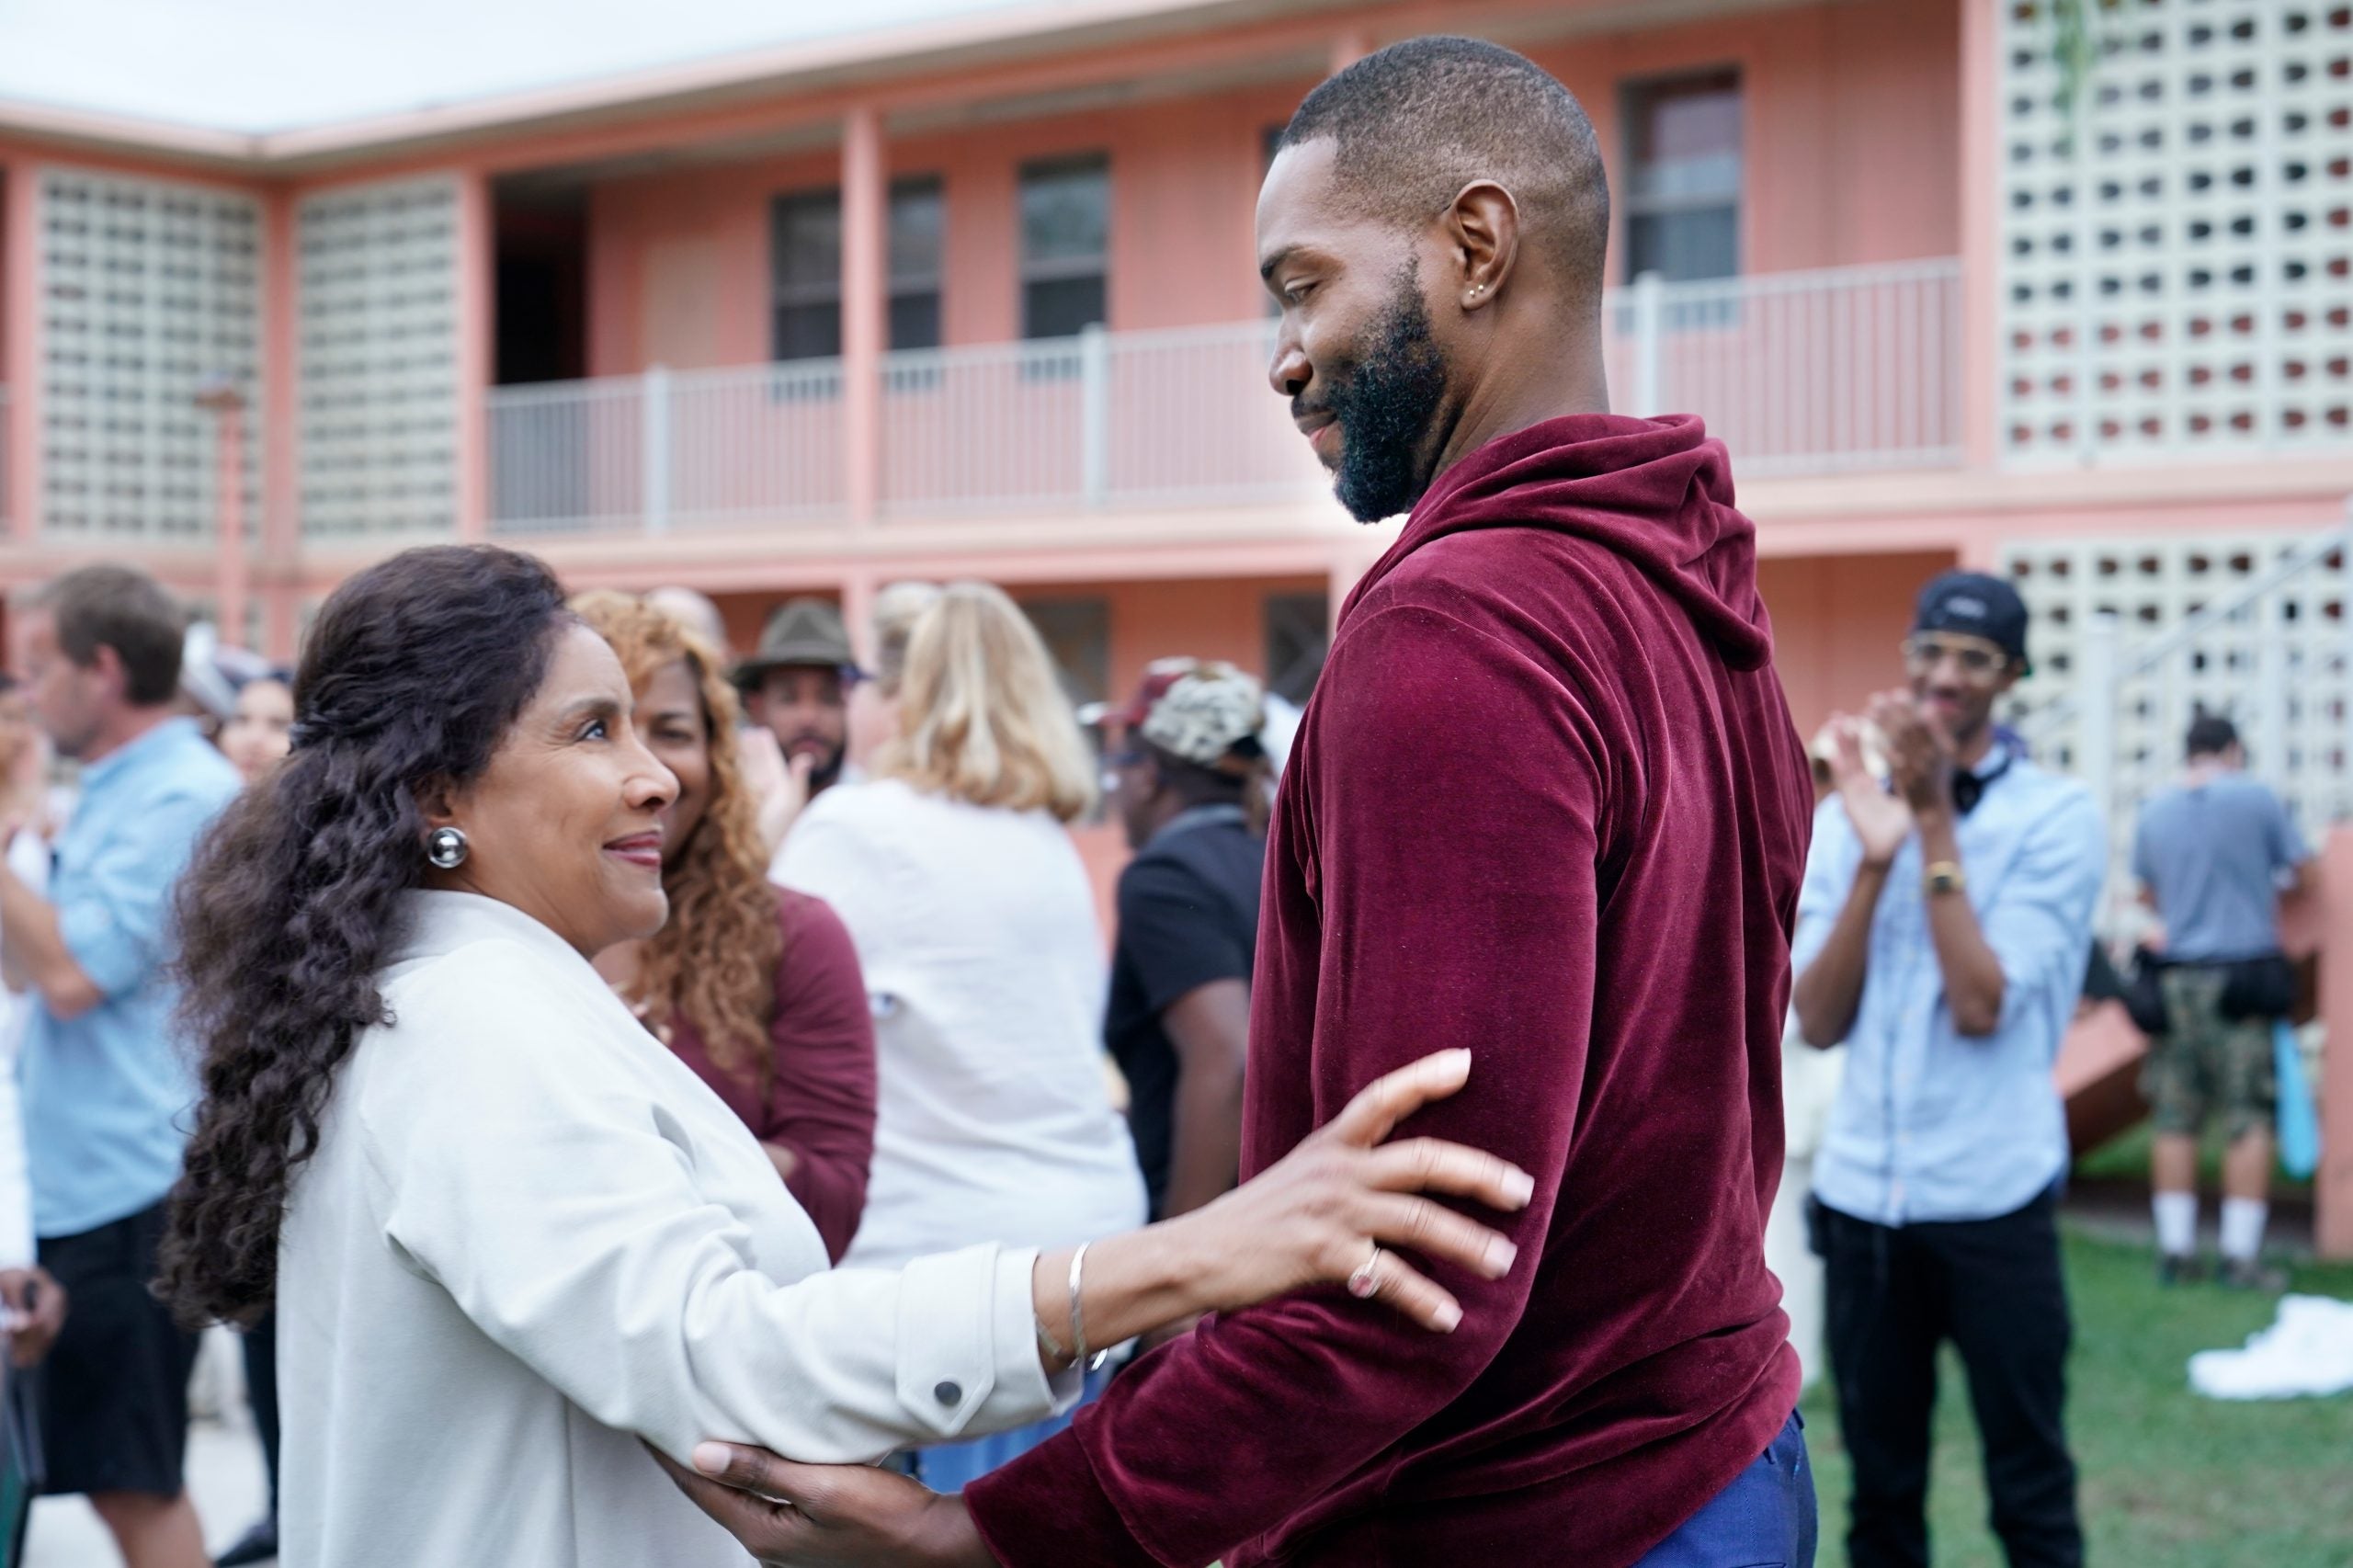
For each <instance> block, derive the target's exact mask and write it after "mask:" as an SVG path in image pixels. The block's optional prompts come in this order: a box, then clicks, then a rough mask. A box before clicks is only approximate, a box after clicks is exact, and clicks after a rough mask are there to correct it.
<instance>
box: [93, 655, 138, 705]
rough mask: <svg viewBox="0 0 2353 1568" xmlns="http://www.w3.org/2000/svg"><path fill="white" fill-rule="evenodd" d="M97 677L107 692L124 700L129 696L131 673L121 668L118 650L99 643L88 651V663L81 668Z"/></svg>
mask: <svg viewBox="0 0 2353 1568" xmlns="http://www.w3.org/2000/svg"><path fill="white" fill-rule="evenodd" d="M82 667H83V668H84V669H85V670H88V671H89V672H90V673H91V674H92V675H94V676H97V677H98V679H99V681H100V682H101V683H102V684H104V685H105V686H106V687H108V689H109V690H111V691H113V692H114V693H115V695H117V696H118V697H121V698H123V699H126V700H127V699H129V697H130V695H131V672H130V671H128V670H126V669H124V668H123V667H122V653H121V651H120V650H119V649H117V648H115V647H112V646H110V645H109V644H108V643H105V642H101V643H99V644H98V645H97V647H95V648H92V649H91V650H90V662H89V663H88V664H86V665H83V666H82Z"/></svg>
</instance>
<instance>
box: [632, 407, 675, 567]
mask: <svg viewBox="0 0 2353 1568" xmlns="http://www.w3.org/2000/svg"><path fill="white" fill-rule="evenodd" d="M641 396H642V405H641V407H640V408H639V411H638V415H639V428H638V453H637V462H638V477H639V480H640V483H642V485H643V486H644V492H645V494H644V502H643V510H644V513H645V531H646V532H647V533H649V534H665V533H668V532H669V531H670V369H669V367H668V366H666V365H652V366H648V367H647V368H646V371H645V375H644V377H643V386H642V389H641Z"/></svg>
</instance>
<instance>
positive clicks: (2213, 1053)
mask: <svg viewBox="0 0 2353 1568" xmlns="http://www.w3.org/2000/svg"><path fill="white" fill-rule="evenodd" d="M2160 978H2161V981H2162V984H2163V987H2164V990H2165V1033H2164V1034H2163V1035H2161V1036H2159V1037H2158V1038H2157V1039H2156V1040H2154V1041H2153V1042H2152V1043H2151V1045H2150V1047H2149V1057H2148V1061H2147V1062H2144V1063H2143V1067H2142V1071H2141V1092H2142V1094H2143V1095H2144V1096H2147V1097H2148V1101H2149V1107H2150V1111H2151V1117H2152V1119H2153V1121H2154V1124H2155V1128H2156V1131H2157V1132H2158V1133H2159V1134H2160V1135H2161V1136H2163V1135H2168V1134H2172V1135H2178V1136H2181V1137H2187V1138H2196V1137H2197V1136H2199V1134H2200V1132H2202V1131H2204V1130H2205V1127H2206V1123H2207V1119H2208V1118H2209V1117H2211V1116H2212V1115H2214V1114H2216V1113H2219V1114H2220V1115H2221V1117H2222V1136H2223V1137H2224V1138H2226V1139H2228V1140H2229V1141H2230V1142H2234V1143H2235V1142H2238V1141H2239V1140H2240V1139H2242V1138H2244V1137H2245V1136H2246V1135H2247V1134H2248V1133H2250V1132H2263V1133H2268V1132H2269V1131H2270V1130H2271V1119H2272V1112H2273V1108H2274V1106H2275V1103H2276V1102H2277V1100H2278V1097H2279V1079H2278V1077H2277V1075H2276V1074H2275V1073H2274V1071H2273V1067H2272V1057H2271V1020H2270V1019H2268V1018H2235V1019H2234V1018H2229V1017H2224V1016H2223V1014H2222V993H2223V991H2224V990H2225V989H2226V988H2227V987H2228V985H2229V983H2230V971H2228V970H2226V969H2222V968H2220V967H2217V966H2214V965H2209V964H2177V965H2175V966H2173V967H2171V968H2169V969H2166V970H2165V971H2162V974H2161V977H2160Z"/></svg>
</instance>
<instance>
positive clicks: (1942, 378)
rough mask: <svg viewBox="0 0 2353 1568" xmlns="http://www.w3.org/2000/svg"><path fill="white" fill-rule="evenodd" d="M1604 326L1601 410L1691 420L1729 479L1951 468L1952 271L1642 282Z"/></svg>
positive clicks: (1915, 266) (1956, 427)
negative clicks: (1716, 445) (1724, 462)
mask: <svg viewBox="0 0 2353 1568" xmlns="http://www.w3.org/2000/svg"><path fill="white" fill-rule="evenodd" d="M1607 319H1608V325H1609V329H1610V334H1609V372H1610V373H1609V388H1610V392H1611V393H1612V394H1613V397H1612V401H1613V402H1615V403H1617V404H1618V406H1620V407H1621V408H1625V409H1629V410H1639V411H1642V412H1643V413H1654V414H1697V415H1701V416H1702V417H1703V418H1705V419H1706V420H1707V422H1708V432H1709V434H1711V435H1712V436H1716V437H1721V438H1722V441H1723V442H1724V444H1725V446H1727V447H1728V448H1730V449H1731V451H1732V459H1733V473H1734V474H1735V475H1736V476H1738V477H1741V478H1746V479H1753V478H1757V477H1759V476H1762V475H1768V474H1813V473H1837V472H1848V471H1853V470H1858V469H1888V468H1945V467H1951V466H1956V465H1958V464H1959V463H1960V462H1961V263H1960V261H1959V260H1958V259H1955V258H1952V257H1938V258H1936V259H1934V260H1928V261H1911V262H1899V263H1895V264H1893V265H1891V266H1885V267H1832V268H1828V269H1826V270H1824V271H1819V272H1779V273H1765V274H1761V275H1759V276H1756V277H1753V278H1722V279H1712V280H1710V281H1707V282H1702V283H1660V282H1658V281H1656V280H1655V279H1654V278H1644V279H1643V280H1641V281H1640V282H1637V283H1635V284H1633V285H1631V286H1630V287H1628V288H1624V289H1619V290H1612V292H1611V296H1610V301H1609V306H1608V312H1607Z"/></svg>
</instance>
